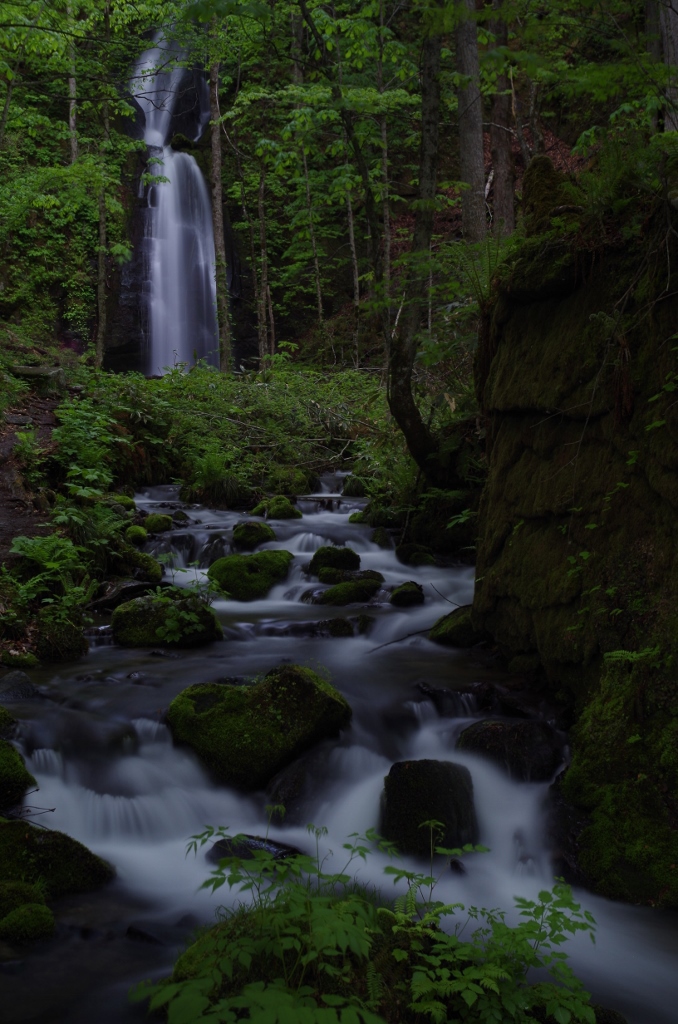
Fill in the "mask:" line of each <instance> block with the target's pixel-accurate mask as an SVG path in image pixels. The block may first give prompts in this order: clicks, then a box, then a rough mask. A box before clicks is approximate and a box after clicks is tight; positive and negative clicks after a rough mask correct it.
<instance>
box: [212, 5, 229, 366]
mask: <svg viewBox="0 0 678 1024" xmlns="http://www.w3.org/2000/svg"><path fill="white" fill-rule="evenodd" d="M214 24H215V23H214V22H213V25H214ZM210 121H211V128H210V132H211V143H212V166H211V172H212V173H211V177H212V225H213V230H214V256H215V262H216V268H215V270H216V285H217V322H218V330H219V369H220V370H221V371H222V373H228V371H229V370H230V368H231V324H230V321H229V316H228V314H229V309H228V277H227V274H226V240H225V238H224V209H223V202H224V200H223V192H222V188H221V128H220V124H219V61H218V60H216V59H215V60H213V61H212V66H211V67H210Z"/></svg>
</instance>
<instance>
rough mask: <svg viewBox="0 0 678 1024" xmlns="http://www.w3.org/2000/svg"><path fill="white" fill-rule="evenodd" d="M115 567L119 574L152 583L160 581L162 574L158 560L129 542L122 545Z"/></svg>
mask: <svg viewBox="0 0 678 1024" xmlns="http://www.w3.org/2000/svg"><path fill="white" fill-rule="evenodd" d="M147 518H148V517H147ZM116 568H117V571H118V572H119V573H120V574H121V575H125V574H127V575H129V576H133V577H134V579H135V580H147V581H148V582H149V583H154V584H158V583H160V581H161V580H162V576H163V567H162V566H161V564H160V562H158V561H156V559H155V558H153V556H152V555H149V554H147V553H146V552H145V551H137V549H136V548H134V547H132V545H131V544H126V545H125V546H124V547H123V549H122V552H121V560H120V564H119V565H118V566H117V567H116Z"/></svg>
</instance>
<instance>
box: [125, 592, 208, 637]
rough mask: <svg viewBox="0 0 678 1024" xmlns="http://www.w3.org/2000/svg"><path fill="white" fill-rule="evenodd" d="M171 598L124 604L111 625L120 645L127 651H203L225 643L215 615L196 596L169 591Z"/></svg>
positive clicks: (140, 599) (149, 597) (146, 598)
mask: <svg viewBox="0 0 678 1024" xmlns="http://www.w3.org/2000/svg"><path fill="white" fill-rule="evenodd" d="M167 594H168V596H167V598H165V597H164V596H163V597H162V598H159V597H157V596H156V595H155V594H147V595H146V596H144V597H136V598H135V599H134V600H133V601H126V602H125V604H120V605H118V607H117V608H116V609H115V610H114V612H113V618H112V620H111V625H112V626H113V637H114V639H115V641H116V643H119V644H121V646H123V647H153V646H154V645H157V644H159V643H160V644H166V645H169V646H171V647H202V646H203V645H204V644H209V643H212V642H213V641H214V640H222V639H223V632H222V630H221V626H220V625H219V623H218V622H217V619H216V617H215V615H214V612H213V611H212V610H211V608H208V607H207V606H206V605H205V604H203V602H202V601H200V600H199V598H197V597H196V596H195V595H194V594H190V593H188V594H187V593H186V591H180V590H178V591H177V592H176V593H174V592H171V591H170V590H169V588H168V591H167Z"/></svg>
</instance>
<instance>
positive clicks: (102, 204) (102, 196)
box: [94, 185, 106, 369]
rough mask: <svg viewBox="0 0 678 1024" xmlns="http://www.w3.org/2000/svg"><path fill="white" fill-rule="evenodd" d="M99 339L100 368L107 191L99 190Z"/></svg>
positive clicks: (103, 346)
mask: <svg viewBox="0 0 678 1024" xmlns="http://www.w3.org/2000/svg"><path fill="white" fill-rule="evenodd" d="M97 316H98V323H97V339H96V348H95V351H94V365H95V366H96V368H97V369H99V368H100V367H101V365H102V363H103V361H104V352H105V349H106V193H105V191H104V186H103V185H102V186H101V188H100V190H99V252H98V254H97Z"/></svg>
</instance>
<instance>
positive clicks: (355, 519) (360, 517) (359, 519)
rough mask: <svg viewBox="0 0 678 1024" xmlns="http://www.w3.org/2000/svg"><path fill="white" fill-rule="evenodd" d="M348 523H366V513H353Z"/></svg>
mask: <svg viewBox="0 0 678 1024" xmlns="http://www.w3.org/2000/svg"><path fill="white" fill-rule="evenodd" d="M348 521H349V523H364V522H365V513H364V512H351V514H350V516H349V517H348Z"/></svg>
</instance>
